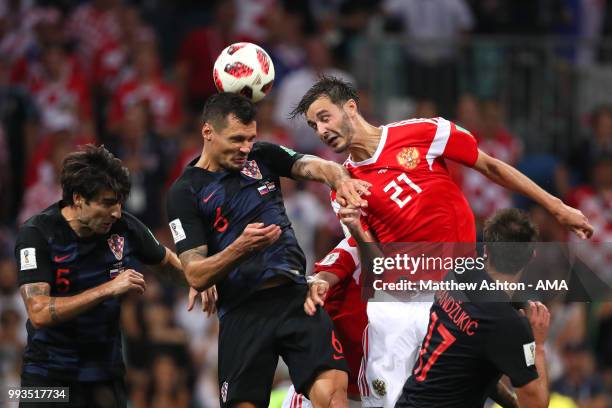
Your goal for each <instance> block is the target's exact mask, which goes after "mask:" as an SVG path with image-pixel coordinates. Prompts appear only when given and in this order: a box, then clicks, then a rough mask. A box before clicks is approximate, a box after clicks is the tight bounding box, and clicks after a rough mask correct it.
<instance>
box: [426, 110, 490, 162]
mask: <svg viewBox="0 0 612 408" xmlns="http://www.w3.org/2000/svg"><path fill="white" fill-rule="evenodd" d="M438 154H441V155H442V156H443V157H444V158H447V159H450V160H453V161H456V162H459V163H461V164H463V165H466V166H470V167H473V166H474V165H475V163H476V160H477V159H478V142H477V141H476V138H475V137H474V135H472V134H471V133H470V132H469V131H468V130H467V129H464V128H462V127H461V126H458V125H456V124H455V123H453V122H449V121H447V120H446V119H442V118H440V119H439V120H438V127H437V129H436V134H435V136H434V140H433V142H432V145H431V147H430V149H429V152H428V154H427V156H428V157H427V158H428V160H430V159H431V158H433V159H435V156H437V155H438Z"/></svg>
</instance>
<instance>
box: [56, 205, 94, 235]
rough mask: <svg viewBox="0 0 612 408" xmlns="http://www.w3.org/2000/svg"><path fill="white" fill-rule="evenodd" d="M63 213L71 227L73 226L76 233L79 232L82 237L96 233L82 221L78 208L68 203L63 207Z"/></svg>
mask: <svg viewBox="0 0 612 408" xmlns="http://www.w3.org/2000/svg"><path fill="white" fill-rule="evenodd" d="M61 213H62V217H64V219H65V220H66V222H67V223H68V225H69V226H70V228H72V230H73V231H74V232H75V234H77V235H78V236H79V237H80V238H87V237H90V236H92V235H93V234H94V232H93V231H92V230H91V229H90V228H89V227H87V226H86V225H84V224H83V223H81V221H80V220H79V216H78V214H77V210H76V209H75V208H74V207H72V206H70V205H67V206H66V207H64V208H62V209H61Z"/></svg>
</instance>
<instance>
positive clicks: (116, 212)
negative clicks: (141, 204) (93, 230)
mask: <svg viewBox="0 0 612 408" xmlns="http://www.w3.org/2000/svg"><path fill="white" fill-rule="evenodd" d="M111 217H113V218H114V219H116V220H118V219H119V218H121V204H120V203H117V204H115V206H114V207H113V210H112V211H111Z"/></svg>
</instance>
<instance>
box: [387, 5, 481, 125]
mask: <svg viewBox="0 0 612 408" xmlns="http://www.w3.org/2000/svg"><path fill="white" fill-rule="evenodd" d="M383 10H384V11H385V13H386V14H387V15H388V16H389V17H390V18H393V19H395V20H397V21H399V22H400V23H401V25H402V30H403V35H404V46H405V49H406V53H407V57H408V60H407V67H408V70H407V77H408V81H409V93H410V94H411V95H412V96H414V97H415V98H416V99H417V100H422V99H432V100H434V101H435V102H436V105H437V106H438V109H439V110H440V113H441V115H442V116H446V117H449V116H450V115H451V114H452V112H453V111H454V109H453V107H454V103H455V101H456V98H457V95H456V93H457V67H458V65H457V53H458V48H459V47H458V45H459V40H460V39H461V36H462V35H464V34H466V33H467V32H469V31H471V30H472V28H473V26H474V21H473V16H472V13H471V11H470V9H469V7H468V6H467V4H466V3H465V1H464V0H413V1H403V0H385V1H384V2H383ZM433 89H436V91H435V92H432V90H433Z"/></svg>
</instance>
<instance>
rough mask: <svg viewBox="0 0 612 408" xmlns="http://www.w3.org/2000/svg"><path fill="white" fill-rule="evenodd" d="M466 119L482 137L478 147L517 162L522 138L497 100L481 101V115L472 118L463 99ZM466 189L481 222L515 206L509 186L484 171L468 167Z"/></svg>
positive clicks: (479, 139)
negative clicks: (508, 124) (514, 132)
mask: <svg viewBox="0 0 612 408" xmlns="http://www.w3.org/2000/svg"><path fill="white" fill-rule="evenodd" d="M463 103H464V105H468V106H463V110H464V111H463V112H462V114H463V115H467V117H466V116H464V117H463V118H462V119H463V121H471V122H472V123H471V124H472V126H479V128H478V129H474V130H473V131H474V132H475V133H474V135H475V136H476V138H477V139H478V148H479V149H480V150H482V151H483V152H485V153H486V154H488V155H489V156H492V157H494V158H496V159H499V160H502V161H503V162H505V163H508V164H510V165H515V164H516V163H517V160H518V157H519V155H520V151H521V147H520V143H519V141H518V139H517V138H516V137H514V135H512V134H511V133H510V132H509V131H508V129H507V127H506V124H505V120H504V116H503V112H502V108H501V106H500V105H499V103H498V102H497V101H485V102H483V103H482V104H481V112H482V114H481V116H480V118H478V117H471V116H470V114H473V113H472V112H469V109H470V107H469V104H470V102H469V99H464V100H463ZM462 190H463V193H464V194H465V197H466V198H467V200H468V202H469V203H470V205H471V206H472V210H473V211H474V216H475V217H476V220H477V222H479V223H480V222H482V221H483V220H484V219H485V218H487V217H489V216H490V215H492V214H493V213H494V212H495V211H497V210H499V209H502V208H507V207H511V206H512V197H511V194H510V192H509V191H508V190H507V189H504V188H503V187H501V186H499V185H498V184H496V183H494V182H492V181H490V180H489V179H488V178H486V177H485V176H483V175H482V174H481V173H478V172H477V171H474V170H472V169H470V168H467V167H465V168H464V173H463V183H462Z"/></svg>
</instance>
